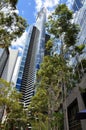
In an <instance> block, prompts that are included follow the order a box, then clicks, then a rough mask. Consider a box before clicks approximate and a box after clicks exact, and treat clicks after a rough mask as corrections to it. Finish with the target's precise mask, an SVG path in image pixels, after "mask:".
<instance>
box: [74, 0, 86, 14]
mask: <svg viewBox="0 0 86 130" xmlns="http://www.w3.org/2000/svg"><path fill="white" fill-rule="evenodd" d="M82 5H83V4H82V0H74V2H73V6H72V9H73V11H74V12H75V11H78V10H79V9H80V8H81V7H82Z"/></svg>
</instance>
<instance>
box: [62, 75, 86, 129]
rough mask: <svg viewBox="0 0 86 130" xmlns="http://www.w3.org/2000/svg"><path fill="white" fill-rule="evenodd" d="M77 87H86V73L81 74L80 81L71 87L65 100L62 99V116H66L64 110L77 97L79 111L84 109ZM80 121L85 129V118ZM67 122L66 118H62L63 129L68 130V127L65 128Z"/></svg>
mask: <svg viewBox="0 0 86 130" xmlns="http://www.w3.org/2000/svg"><path fill="white" fill-rule="evenodd" d="M79 87H81V88H86V74H85V75H84V76H83V78H82V80H81V82H80V83H79V84H78V85H77V87H75V88H73V90H72V91H71V93H70V94H69V96H67V98H66V100H65V101H64V104H63V109H64V117H66V116H67V117H68V115H66V114H67V113H66V110H67V109H68V107H69V105H70V104H72V103H73V102H74V100H75V99H77V101H78V108H79V111H81V110H84V109H86V107H85V104H84V101H83V99H82V96H81V92H80V90H79ZM80 122H81V127H82V130H86V120H80ZM67 124H68V118H64V130H69V128H68V129H67Z"/></svg>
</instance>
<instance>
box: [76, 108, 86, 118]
mask: <svg viewBox="0 0 86 130" xmlns="http://www.w3.org/2000/svg"><path fill="white" fill-rule="evenodd" d="M76 119H77V120H82V119H86V109H85V110H82V111H80V112H78V113H76Z"/></svg>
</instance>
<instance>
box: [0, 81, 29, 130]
mask: <svg viewBox="0 0 86 130" xmlns="http://www.w3.org/2000/svg"><path fill="white" fill-rule="evenodd" d="M21 96H22V95H21V93H19V92H18V91H17V90H16V89H15V88H12V86H11V84H10V83H8V82H6V81H5V80H3V79H0V106H1V107H3V108H4V109H3V110H4V112H5V113H3V118H2V120H1V124H2V125H3V126H4V129H11V130H12V129H13V127H14V126H16V125H17V126H18V127H20V126H22V125H26V124H27V112H26V111H25V110H23V105H21V103H20V102H19V99H20V97H21Z"/></svg>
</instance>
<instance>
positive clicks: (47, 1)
mask: <svg viewBox="0 0 86 130" xmlns="http://www.w3.org/2000/svg"><path fill="white" fill-rule="evenodd" d="M35 3H36V12H38V11H40V10H41V8H42V7H45V8H46V9H47V16H49V14H50V12H51V10H52V9H53V8H54V7H55V6H56V5H57V4H58V3H59V0H35ZM35 15H36V14H35Z"/></svg>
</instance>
